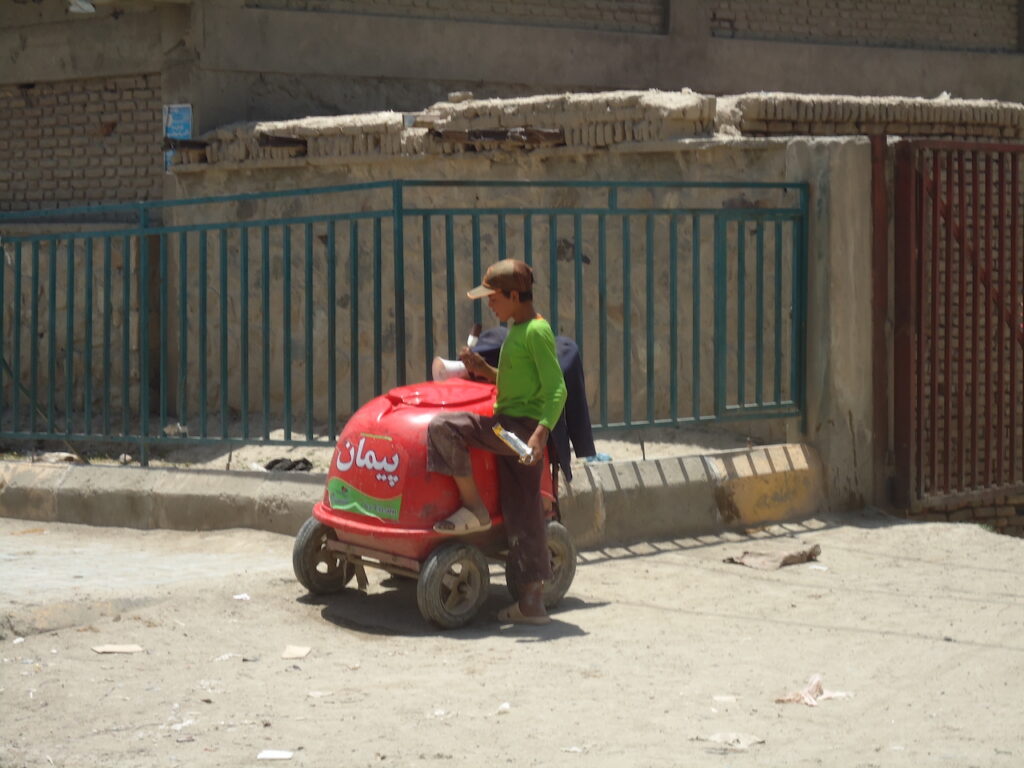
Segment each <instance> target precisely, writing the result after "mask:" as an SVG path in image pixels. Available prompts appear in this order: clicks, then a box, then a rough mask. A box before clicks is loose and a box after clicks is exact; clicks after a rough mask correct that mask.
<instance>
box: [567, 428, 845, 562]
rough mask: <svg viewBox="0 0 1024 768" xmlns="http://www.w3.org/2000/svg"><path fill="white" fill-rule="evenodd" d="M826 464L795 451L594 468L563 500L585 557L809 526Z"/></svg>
mask: <svg viewBox="0 0 1024 768" xmlns="http://www.w3.org/2000/svg"><path fill="white" fill-rule="evenodd" d="M823 477H824V475H823V473H822V469H821V462H820V461H819V459H818V456H817V454H816V453H815V452H814V450H813V449H812V448H810V447H809V446H807V445H802V444H796V443H789V444H783V445H773V446H766V447H758V448H751V449H747V450H740V451H732V452H728V453H718V454H709V455H705V456H683V457H677V458H671V459H654V460H648V461H621V462H610V463H607V464H588V465H587V466H585V467H583V468H582V470H580V471H577V472H576V473H575V476H574V477H573V481H572V483H571V484H569V487H568V488H566V489H565V491H564V492H563V493H562V494H561V498H560V506H561V510H562V520H563V521H564V522H565V524H566V527H568V528H569V530H570V532H571V533H572V534H573V537H574V540H575V541H576V544H577V546H578V547H579V548H580V549H600V548H602V547H606V546H627V545H629V544H635V543H637V542H639V541H658V540H665V539H673V538H681V537H689V536H701V535H708V534H716V533H721V532H722V531H725V530H732V529H743V528H752V527H758V526H761V525H766V524H768V523H778V522H786V521H795V520H803V519H806V518H809V517H812V516H813V515H815V514H816V513H818V512H820V511H821V510H822V508H823V507H824V504H825V493H824V483H823Z"/></svg>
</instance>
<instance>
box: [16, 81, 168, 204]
mask: <svg viewBox="0 0 1024 768" xmlns="http://www.w3.org/2000/svg"><path fill="white" fill-rule="evenodd" d="M161 110H162V99H161V91H160V76H159V75H155V74H153V75H139V76H133V77H114V78H105V79H95V80H76V81H68V82H58V83H37V84H34V85H20V86H0V168H3V169H5V171H6V172H5V173H4V174H2V175H0V211H22V210H30V209H36V208H52V207H67V206H71V205H90V204H98V203H115V202H132V201H136V200H153V199H157V198H159V197H160V196H161V189H162V183H163V182H162V176H163V153H162V151H161V147H160V142H161V133H162V131H161V123H162V117H161Z"/></svg>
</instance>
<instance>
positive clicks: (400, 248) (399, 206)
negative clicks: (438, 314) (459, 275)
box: [391, 180, 427, 386]
mask: <svg viewBox="0 0 1024 768" xmlns="http://www.w3.org/2000/svg"><path fill="white" fill-rule="evenodd" d="M402 192H403V189H402V182H401V181H400V180H396V181H394V182H393V183H392V186H391V198H392V215H393V216H394V221H393V225H394V237H393V240H394V249H395V379H396V383H397V384H398V386H402V385H403V384H405V210H404V201H403V199H402ZM426 278H427V276H426V275H424V276H423V279H424V280H426Z"/></svg>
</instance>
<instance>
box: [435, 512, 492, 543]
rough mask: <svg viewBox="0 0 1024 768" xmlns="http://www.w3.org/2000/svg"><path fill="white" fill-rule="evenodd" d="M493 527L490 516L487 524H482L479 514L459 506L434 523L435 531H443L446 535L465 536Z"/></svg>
mask: <svg viewBox="0 0 1024 768" xmlns="http://www.w3.org/2000/svg"><path fill="white" fill-rule="evenodd" d="M490 528H491V521H490V518H488V520H487V523H486V524H482V523H481V522H480V521H479V520H478V519H477V516H476V515H474V514H473V513H472V512H471V511H470V510H469V509H468V508H466V507H459V508H458V509H457V510H455V511H454V512H453V513H452V514H450V515H449V516H448V517H446V518H445V519H444V520H439V521H438V522H436V523H434V533H441V534H444V535H446V536H465V535H466V534H469V533H482V532H484V531H488V530H490Z"/></svg>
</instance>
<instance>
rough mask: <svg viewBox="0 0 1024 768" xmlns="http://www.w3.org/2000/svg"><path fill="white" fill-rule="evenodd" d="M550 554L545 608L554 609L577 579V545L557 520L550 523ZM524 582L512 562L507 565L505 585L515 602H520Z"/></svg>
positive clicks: (545, 586)
mask: <svg viewBox="0 0 1024 768" xmlns="http://www.w3.org/2000/svg"><path fill="white" fill-rule="evenodd" d="M548 553H549V554H550V555H551V578H550V579H549V580H548V581H545V582H544V606H545V607H546V608H554V607H555V606H556V605H558V603H559V602H560V601H561V600H562V598H563V597H565V593H566V592H568V591H569V587H570V586H571V585H572V580H573V579H574V578H576V545H575V544H573V543H572V537H571V536H570V535H569V531H568V530H567V529H566V527H565V526H564V525H562V524H561V523H559V522H557V521H555V520H552V521H551V522H549V523H548ZM522 581H523V579H522V576H520V575H519V571H518V569H517V568H516V567H515V566H514V565H513V564H512V563H511V562H509V563H507V564H506V566H505V585H506V586H507V587H508V591H509V594H511V595H512V599H513V600H519V597H520V594H521V593H522V589H521V588H522Z"/></svg>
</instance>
